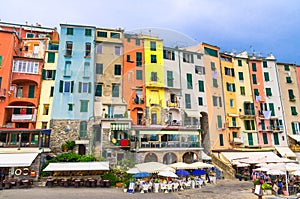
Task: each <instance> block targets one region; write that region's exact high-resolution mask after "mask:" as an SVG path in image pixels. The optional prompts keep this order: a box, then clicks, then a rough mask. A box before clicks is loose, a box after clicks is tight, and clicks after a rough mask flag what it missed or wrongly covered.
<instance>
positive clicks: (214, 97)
mask: <svg viewBox="0 0 300 199" xmlns="http://www.w3.org/2000/svg"><path fill="white" fill-rule="evenodd" d="M213 106H218V97H217V96H213Z"/></svg>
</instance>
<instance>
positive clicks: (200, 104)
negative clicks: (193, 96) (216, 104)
mask: <svg viewBox="0 0 300 199" xmlns="http://www.w3.org/2000/svg"><path fill="white" fill-rule="evenodd" d="M198 105H199V106H203V98H202V97H198Z"/></svg>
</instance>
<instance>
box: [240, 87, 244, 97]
mask: <svg viewBox="0 0 300 199" xmlns="http://www.w3.org/2000/svg"><path fill="white" fill-rule="evenodd" d="M240 91H241V95H245V87H244V86H241V87H240Z"/></svg>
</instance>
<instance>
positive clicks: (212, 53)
mask: <svg viewBox="0 0 300 199" xmlns="http://www.w3.org/2000/svg"><path fill="white" fill-rule="evenodd" d="M204 54H206V55H210V56H213V57H218V51H216V50H213V49H211V48H207V47H204Z"/></svg>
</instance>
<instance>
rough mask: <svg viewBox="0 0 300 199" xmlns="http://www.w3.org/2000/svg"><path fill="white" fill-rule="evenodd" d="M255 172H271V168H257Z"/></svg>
mask: <svg viewBox="0 0 300 199" xmlns="http://www.w3.org/2000/svg"><path fill="white" fill-rule="evenodd" d="M253 170H254V171H269V170H270V169H269V168H266V167H261V168H256V169H253Z"/></svg>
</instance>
